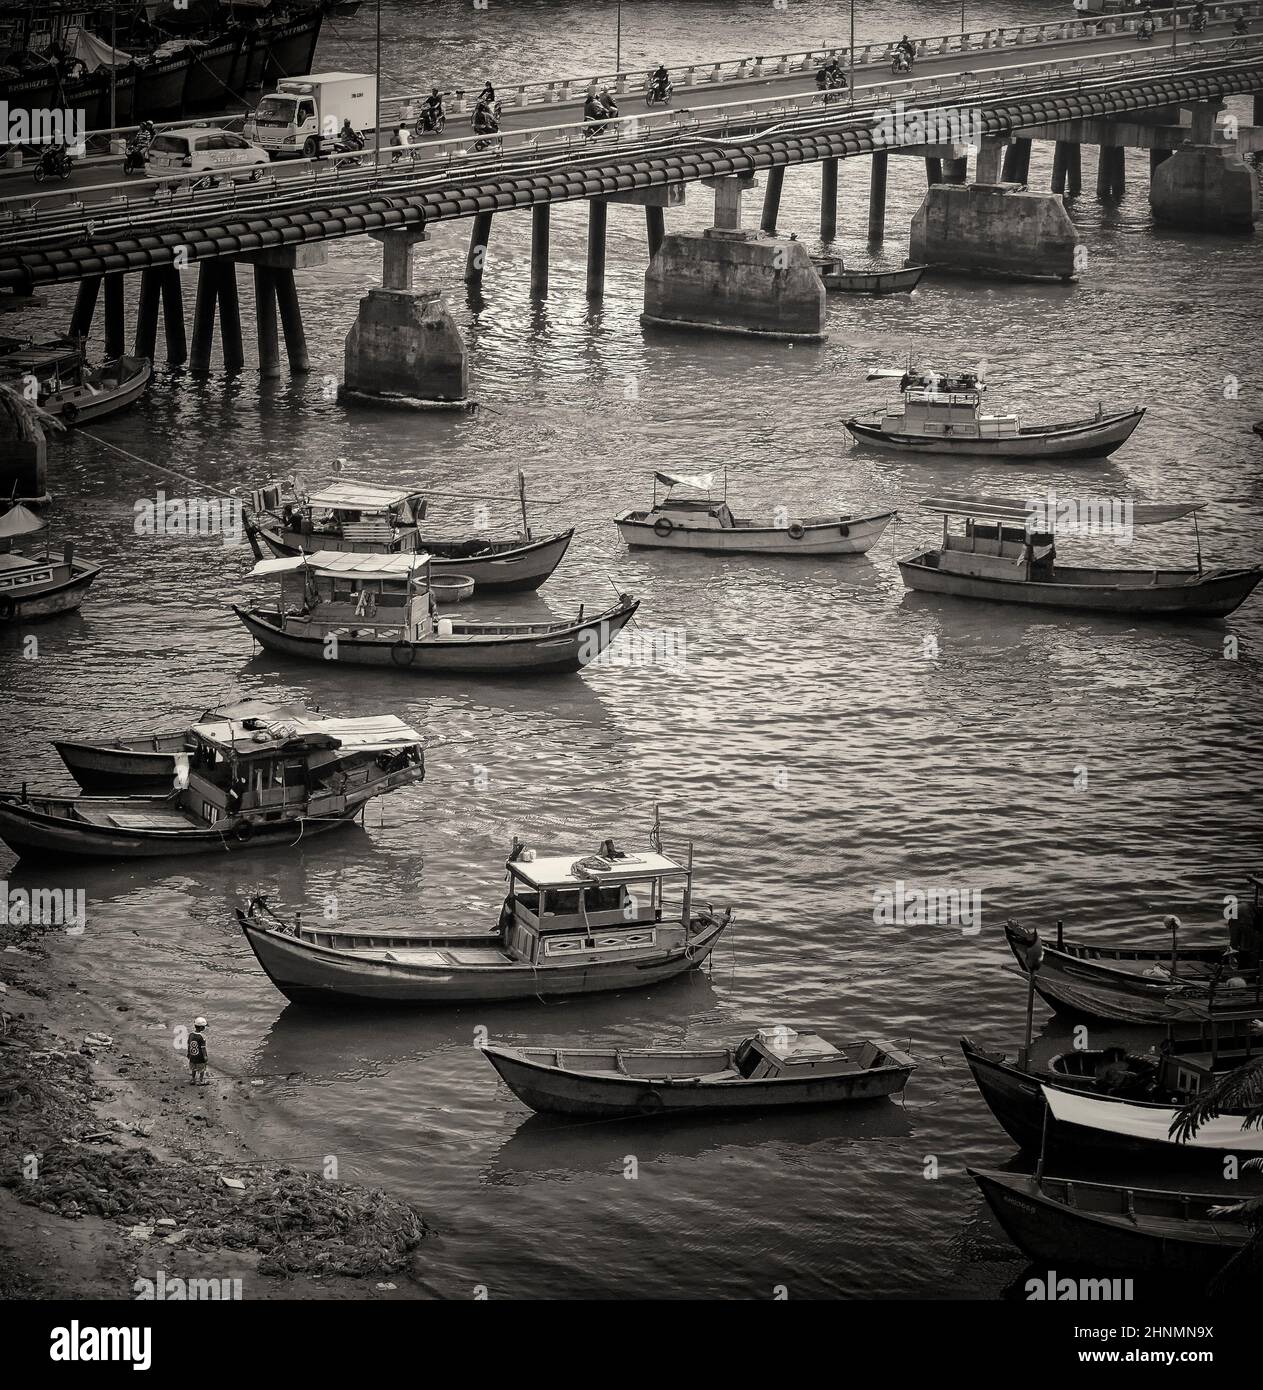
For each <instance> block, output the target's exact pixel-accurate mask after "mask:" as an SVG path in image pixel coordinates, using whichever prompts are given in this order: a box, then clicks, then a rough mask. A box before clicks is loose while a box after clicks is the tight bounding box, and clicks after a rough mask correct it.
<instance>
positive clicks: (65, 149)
mask: <svg viewBox="0 0 1263 1390" xmlns="http://www.w3.org/2000/svg"><path fill="white" fill-rule="evenodd" d="M73 168H74V160H73V159H71V157H70V146H69V145H68V144H67V143H66V141H65V140H59V141H58V142H57V143H56V144H55V145H46V146H45V147H44V150H43V152H42V153H41V154H40V157H39V162H38V163H37V164H36V166H35V181H36V183H42V182H43V181H44V179H45V178H47V177H48V176H49V175H54V176H56V177H58V178H63V179H65V178H69V177H70V171H71V170H72V169H73Z"/></svg>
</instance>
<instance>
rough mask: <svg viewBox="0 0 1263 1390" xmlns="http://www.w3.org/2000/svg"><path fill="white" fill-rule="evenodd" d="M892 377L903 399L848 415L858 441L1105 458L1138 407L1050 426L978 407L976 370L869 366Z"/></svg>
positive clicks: (1124, 436) (901, 449) (1139, 413)
mask: <svg viewBox="0 0 1263 1390" xmlns="http://www.w3.org/2000/svg"><path fill="white" fill-rule="evenodd" d="M881 377H897V378H898V379H899V391H900V394H901V398H902V400H901V403H900V404H898V405H889V406H886V407H885V409H883V410H875V411H871V412H869V413H868V414H866V415H854V416H852V417H851V418H850V419H849V420H847V421H846V427H847V429H848V430H850V432H851V434H852V435H853V436H854V437H855V438H856V439H857V440H858V441H859V442H860V443H861V444H870V445H873V446H875V447H877V448H880V449H883V450H887V451H890V452H894V453H904V454H955V455H966V456H969V457H984V458H998V459H1074V458H1105V457H1106V456H1107V455H1109V454H1112V453H1113V452H1114V450H1115V449H1117V448H1119V447H1120V446H1121V445H1123V444H1125V443H1126V442H1127V440H1128V439H1129V438H1130V437H1131V434H1132V431H1133V430H1135V428H1136V426H1137V425H1139V424H1140V422H1141V420H1142V419H1143V418H1144V414H1145V412H1144V411H1143V410H1142V409H1135V410H1124V411H1118V412H1115V413H1113V414H1109V415H1107V414H1105V413H1104V412H1103V411H1102V410H1101V409H1100V407H1098V408H1097V413H1096V415H1095V416H1093V417H1092V418H1091V419H1088V420H1070V421H1066V422H1065V423H1062V424H1055V425H1023V424H1022V423H1021V421H1020V420H1019V419H1018V417H1017V416H1016V415H987V414H984V413H983V410H982V395H983V392H984V391H986V389H987V388H986V385H985V384H984V383H983V382H982V381H981V380H979V378H978V376H977V374H976V373H974V372H955V373H950V372H921V371H913V370H911V369H910V368H909V369H908V370H906V371H884V370H880V371H872V372H869V374H868V379H869V380H870V381H872V380H874V379H877V378H881Z"/></svg>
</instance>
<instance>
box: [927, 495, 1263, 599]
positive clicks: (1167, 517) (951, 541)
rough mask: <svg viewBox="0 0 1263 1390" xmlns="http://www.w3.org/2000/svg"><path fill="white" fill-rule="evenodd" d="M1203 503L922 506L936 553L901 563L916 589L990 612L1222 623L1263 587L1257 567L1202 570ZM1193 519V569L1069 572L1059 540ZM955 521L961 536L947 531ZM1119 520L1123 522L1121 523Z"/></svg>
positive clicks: (954, 500)
mask: <svg viewBox="0 0 1263 1390" xmlns="http://www.w3.org/2000/svg"><path fill="white" fill-rule="evenodd" d="M1205 505H1206V504H1205V503H1202V502H1173V503H1156V502H1132V501H1130V500H1129V499H1126V498H1085V499H1075V498H1061V499H1057V500H1056V502H1055V504H1054V505H1052V506H1050V505H1049V502H1048V500H1047V499H1045V498H1029V499H1022V498H1017V497H974V496H968V497H960V496H958V497H925V498H922V500H921V502H920V506H921V507H922V509H923V510H925V511H927V512H930V513H932V514H935V515H938V516H941V517H942V518H943V536H942V540H941V542H940V544H939V545H937V546H932V547H928V548H926V549H924V550H920V551H917V552H916V553H915V554H912V555H909V556H907V557H906V558H905V559H902V560H900V561H899V572H900V574H901V575H902V576H903V582H904V584H905V585H906V586H907V587H908V588H909V589H916V590H920V591H922V592H924V593H932V594H942V595H948V596H950V597H953V598H968V599H984V600H987V601H989V602H992V603H1022V604H1030V605H1033V606H1036V607H1040V608H1072V609H1090V610H1092V611H1095V612H1098V613H1124V614H1128V615H1130V616H1133V617H1175V618H1181V617H1185V618H1193V617H1196V618H1222V617H1225V616H1226V615H1227V614H1229V613H1231V612H1233V611H1234V610H1236V609H1237V608H1239V607H1240V606H1241V605H1242V604H1243V603H1244V602H1245V601H1246V599H1247V598H1249V596H1250V594H1251V593H1252V592H1253V591H1254V589H1255V587H1256V585H1257V584H1258V583H1259V580H1260V579H1263V567H1261V566H1259V565H1243V566H1230V567H1227V568H1222V569H1210V570H1208V569H1204V568H1203V566H1202V550H1201V536H1200V532H1199V530H1198V526H1197V514H1198V513H1199V512H1200V511H1202V510H1204V508H1205ZM1183 517H1192V519H1193V529H1194V535H1195V537H1196V541H1197V564H1196V568H1195V569H1163V568H1159V567H1156V566H1155V567H1152V568H1147V569H1146V568H1140V567H1139V566H1135V567H1132V568H1128V569H1114V568H1104V567H1099V566H1083V565H1063V564H1061V563H1060V561H1059V558H1058V553H1057V538H1058V535H1064V534H1066V533H1067V532H1069V533H1071V534H1079V535H1107V534H1110V533H1111V532H1117V533H1118V534H1121V529H1120V528H1122V527H1124V526H1125V527H1126V528H1128V529H1129V528H1131V527H1133V526H1157V525H1162V524H1164V523H1166V522H1171V521H1177V520H1180V519H1181V518H1183ZM953 518H957V519H960V520H961V521H963V524H964V529H963V531H962V532H961V533H959V534H957V533H955V532H953V531H952V530H951V529H950V528H949V522H950V521H951V520H952V519H953ZM1115 518H1118V519H1119V520H1117V521H1116V520H1115Z"/></svg>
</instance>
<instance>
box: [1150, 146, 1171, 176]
mask: <svg viewBox="0 0 1263 1390" xmlns="http://www.w3.org/2000/svg"><path fill="white" fill-rule="evenodd" d="M1170 158H1171V151H1170V150H1160V149H1157V148H1154V149H1152V150H1150V151H1149V174H1150V177H1152V176H1153V171H1154V170H1155V169H1156V168H1157V167H1158V165H1159V164H1161V163H1162V161H1163V160H1164V159H1170Z"/></svg>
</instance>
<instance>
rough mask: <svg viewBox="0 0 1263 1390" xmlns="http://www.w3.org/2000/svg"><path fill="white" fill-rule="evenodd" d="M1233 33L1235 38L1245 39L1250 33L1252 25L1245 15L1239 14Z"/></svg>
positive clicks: (1233, 26) (1234, 23)
mask: <svg viewBox="0 0 1263 1390" xmlns="http://www.w3.org/2000/svg"><path fill="white" fill-rule="evenodd" d="M1232 32H1233V36H1234V37H1235V38H1244V37H1245V35H1246V34H1248V33H1249V32H1250V25H1249V22H1248V21H1247V19H1246V17H1245V15H1243V14H1239V15H1238V16H1237V17H1236V19H1235V20H1234V21H1233V25H1232Z"/></svg>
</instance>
